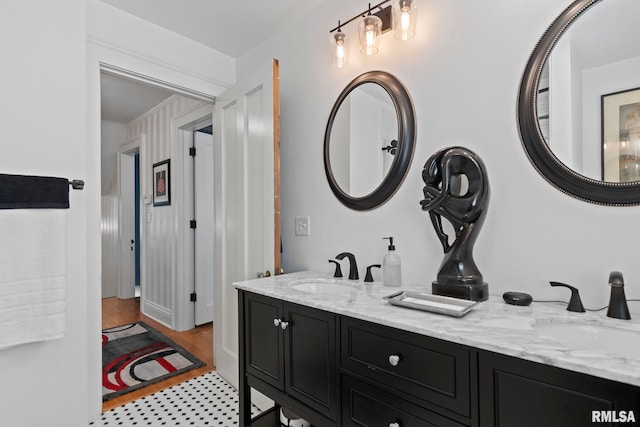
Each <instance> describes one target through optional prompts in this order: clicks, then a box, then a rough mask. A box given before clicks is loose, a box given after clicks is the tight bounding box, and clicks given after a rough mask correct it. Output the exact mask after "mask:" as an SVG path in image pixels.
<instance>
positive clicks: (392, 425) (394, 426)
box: [389, 423, 400, 427]
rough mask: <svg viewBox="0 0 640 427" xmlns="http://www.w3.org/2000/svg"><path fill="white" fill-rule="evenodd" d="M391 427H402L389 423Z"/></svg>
mask: <svg viewBox="0 0 640 427" xmlns="http://www.w3.org/2000/svg"><path fill="white" fill-rule="evenodd" d="M389 427H400V423H389Z"/></svg>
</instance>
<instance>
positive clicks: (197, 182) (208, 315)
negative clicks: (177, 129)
mask: <svg viewBox="0 0 640 427" xmlns="http://www.w3.org/2000/svg"><path fill="white" fill-rule="evenodd" d="M193 146H194V147H195V149H196V156H195V157H194V158H193V159H194V165H193V167H194V174H193V177H194V193H195V194H194V195H195V197H194V218H195V220H196V224H197V225H196V229H195V256H194V263H195V265H194V270H195V274H194V278H195V291H196V295H197V299H196V302H195V323H196V325H202V324H204V323H209V322H213V284H214V276H213V259H214V255H213V239H214V230H213V227H214V221H213V215H214V212H213V207H214V204H213V199H214V196H213V189H212V186H213V155H214V154H213V135H211V134H207V133H203V132H194V139H193Z"/></svg>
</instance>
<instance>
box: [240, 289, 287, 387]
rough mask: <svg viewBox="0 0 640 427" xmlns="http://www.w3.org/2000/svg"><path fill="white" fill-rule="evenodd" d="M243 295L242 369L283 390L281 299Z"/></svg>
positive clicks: (249, 294)
mask: <svg viewBox="0 0 640 427" xmlns="http://www.w3.org/2000/svg"><path fill="white" fill-rule="evenodd" d="M245 295H246V297H245V331H246V332H245V349H246V350H245V351H246V371H247V373H248V374H251V375H254V376H255V377H257V378H260V379H261V380H263V381H265V382H266V383H268V384H271V385H272V386H274V387H277V388H279V389H280V390H283V389H284V351H283V345H284V343H283V331H282V328H281V326H280V324H279V321H280V320H281V319H282V318H283V312H282V302H281V301H279V300H276V299H273V298H267V297H263V296H260V295H256V294H252V293H249V292H247V293H246V294H245ZM274 320H276V322H275V323H274Z"/></svg>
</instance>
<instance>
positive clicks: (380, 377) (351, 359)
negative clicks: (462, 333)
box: [341, 318, 471, 417]
mask: <svg viewBox="0 0 640 427" xmlns="http://www.w3.org/2000/svg"><path fill="white" fill-rule="evenodd" d="M341 332H342V333H341V366H342V368H343V369H345V370H347V371H352V372H355V373H358V374H360V375H362V376H364V377H366V378H371V380H372V381H376V382H378V383H381V384H382V385H385V386H388V387H390V388H392V389H396V390H398V391H400V392H403V393H407V394H409V395H413V396H415V397H416V398H418V399H422V400H424V401H428V402H430V403H432V404H435V405H438V406H441V407H443V408H446V409H449V410H451V411H454V412H457V413H459V414H461V415H464V416H466V417H468V416H470V406H471V399H470V374H469V370H470V363H469V350H468V349H467V348H466V347H464V346H460V345H457V344H454V343H449V342H446V341H441V340H437V339H434V338H429V337H425V336H423V335H418V334H414V333H410V332H405V331H399V330H397V329H392V328H387V327H384V326H381V325H377V324H373V323H369V322H364V321H360V320H355V319H350V318H344V319H343V321H342V331H341ZM390 357H391V359H390ZM394 358H396V360H393V359H394ZM396 361H397V363H395V362H396Z"/></svg>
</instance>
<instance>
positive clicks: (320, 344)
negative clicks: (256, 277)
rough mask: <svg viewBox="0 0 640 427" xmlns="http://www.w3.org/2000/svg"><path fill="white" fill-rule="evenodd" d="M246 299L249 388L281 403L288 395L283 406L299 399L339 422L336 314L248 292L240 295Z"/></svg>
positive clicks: (243, 309)
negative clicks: (280, 399) (279, 399)
mask: <svg viewBox="0 0 640 427" xmlns="http://www.w3.org/2000/svg"><path fill="white" fill-rule="evenodd" d="M241 298H242V299H243V300H244V303H243V305H242V307H241V312H243V317H241V322H240V325H241V329H244V333H242V332H241V337H242V336H243V335H244V339H243V343H244V345H243V346H242V348H241V353H242V354H243V355H244V360H245V362H244V368H245V374H246V376H247V378H248V379H250V380H251V381H249V384H248V385H251V386H252V387H254V388H256V389H257V390H259V391H261V392H262V393H264V394H266V395H267V396H269V397H271V398H273V399H274V400H276V401H277V400H278V398H277V397H278V396H284V395H286V399H285V400H286V401H285V402H282V403H283V404H284V403H287V402H291V400H294V401H295V402H299V403H300V404H303V405H304V406H305V407H309V408H311V409H312V410H313V411H314V412H316V413H318V414H321V415H323V416H324V417H326V418H327V419H329V420H335V419H336V417H337V407H338V384H337V381H338V380H337V378H338V368H337V351H336V341H337V338H336V336H337V331H336V315H334V314H333V313H328V312H326V311H321V310H315V309H312V308H309V307H305V306H301V305H297V304H292V303H287V302H283V301H281V300H277V299H273V298H269V297H265V296H261V295H256V294H253V293H248V292H241ZM243 319H244V321H243ZM241 360H242V358H241ZM241 363H242V362H241ZM241 377H242V374H241ZM242 383H243V379H242V378H241V384H242ZM274 392H279V393H283V395H276V396H274V395H273V393H274ZM289 399H291V400H289ZM290 406H295V407H298V408H299V404H295V405H290ZM291 409H292V410H295V409H296V408H291Z"/></svg>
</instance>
